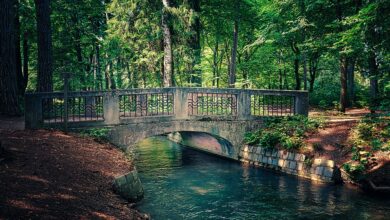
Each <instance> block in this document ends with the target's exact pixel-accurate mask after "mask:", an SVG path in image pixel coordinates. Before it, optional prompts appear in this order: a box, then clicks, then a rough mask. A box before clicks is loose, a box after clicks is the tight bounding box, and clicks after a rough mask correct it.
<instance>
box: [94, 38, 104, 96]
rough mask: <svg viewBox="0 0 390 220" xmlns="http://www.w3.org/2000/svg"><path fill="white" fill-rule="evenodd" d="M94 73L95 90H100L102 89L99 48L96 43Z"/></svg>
mask: <svg viewBox="0 0 390 220" xmlns="http://www.w3.org/2000/svg"><path fill="white" fill-rule="evenodd" d="M94 64H95V65H94V68H95V69H94V71H95V77H96V84H97V85H96V89H97V90H102V89H103V76H102V72H101V69H100V47H99V45H98V43H97V42H96V45H95V63H94Z"/></svg>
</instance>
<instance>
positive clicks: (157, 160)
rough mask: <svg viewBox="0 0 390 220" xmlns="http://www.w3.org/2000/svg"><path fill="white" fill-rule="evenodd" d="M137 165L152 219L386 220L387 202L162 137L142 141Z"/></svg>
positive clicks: (389, 209)
mask: <svg viewBox="0 0 390 220" xmlns="http://www.w3.org/2000/svg"><path fill="white" fill-rule="evenodd" d="M135 155H136V156H135V157H136V166H137V169H138V172H139V175H140V178H141V181H142V184H143V186H144V190H145V197H144V199H143V200H142V201H141V202H140V203H139V204H138V206H137V208H138V209H139V210H140V211H142V212H145V213H149V214H150V215H151V217H152V219H297V218H298V219H386V218H387V219H390V198H378V197H372V196H369V195H366V194H364V193H362V192H360V191H359V190H356V189H351V188H348V187H346V186H343V185H338V186H334V185H326V184H318V183H317V184H316V183H313V182H311V181H309V180H305V179H301V178H297V177H294V176H290V175H287V174H281V173H276V172H273V171H270V170H266V169H262V168H253V167H248V166H245V165H243V164H240V163H238V162H235V161H231V160H226V159H223V158H219V157H216V156H213V155H209V154H206V153H203V152H199V151H196V150H193V149H190V148H188V147H184V146H181V145H178V144H175V143H172V142H170V141H168V140H167V139H165V137H154V138H149V139H146V140H144V141H142V142H140V143H139V144H138V145H137V147H136V148H135Z"/></svg>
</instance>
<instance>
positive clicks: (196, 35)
mask: <svg viewBox="0 0 390 220" xmlns="http://www.w3.org/2000/svg"><path fill="white" fill-rule="evenodd" d="M190 5H191V9H192V10H193V12H195V19H194V21H193V23H192V24H191V30H192V32H193V34H192V35H191V38H190V46H191V49H192V50H193V56H194V57H193V62H192V67H191V69H192V74H191V83H192V84H193V85H194V86H201V85H202V73H201V69H200V67H199V65H200V63H201V48H200V0H190Z"/></svg>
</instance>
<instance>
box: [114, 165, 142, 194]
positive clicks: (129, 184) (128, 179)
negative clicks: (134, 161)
mask: <svg viewBox="0 0 390 220" xmlns="http://www.w3.org/2000/svg"><path fill="white" fill-rule="evenodd" d="M113 189H114V191H115V193H117V194H119V195H120V196H121V197H122V198H124V199H126V200H127V201H129V202H139V201H141V200H142V198H143V196H144V189H143V187H142V184H141V180H140V179H139V177H138V172H137V170H133V171H131V172H129V173H127V174H125V175H123V176H120V177H118V178H116V179H115V180H114V182H113Z"/></svg>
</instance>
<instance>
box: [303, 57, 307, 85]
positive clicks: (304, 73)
mask: <svg viewBox="0 0 390 220" xmlns="http://www.w3.org/2000/svg"><path fill="white" fill-rule="evenodd" d="M303 90H307V62H306V56H305V55H303Z"/></svg>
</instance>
